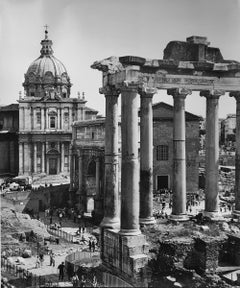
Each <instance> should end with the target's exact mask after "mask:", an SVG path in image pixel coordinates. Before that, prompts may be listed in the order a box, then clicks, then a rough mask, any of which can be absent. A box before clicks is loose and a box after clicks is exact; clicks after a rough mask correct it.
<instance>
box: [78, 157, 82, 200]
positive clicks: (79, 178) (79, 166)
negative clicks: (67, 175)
mask: <svg viewBox="0 0 240 288" xmlns="http://www.w3.org/2000/svg"><path fill="white" fill-rule="evenodd" d="M82 179H83V157H82V155H81V152H79V154H78V192H77V194H80V195H81V192H82V182H83V180H82Z"/></svg>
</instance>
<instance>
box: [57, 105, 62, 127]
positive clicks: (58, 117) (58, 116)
mask: <svg viewBox="0 0 240 288" xmlns="http://www.w3.org/2000/svg"><path fill="white" fill-rule="evenodd" d="M60 122H61V116H60V108H57V129H58V130H59V129H60Z"/></svg>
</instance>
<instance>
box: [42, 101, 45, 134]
mask: <svg viewBox="0 0 240 288" xmlns="http://www.w3.org/2000/svg"><path fill="white" fill-rule="evenodd" d="M44 129H45V117H44V108H43V107H42V108H41V130H44Z"/></svg>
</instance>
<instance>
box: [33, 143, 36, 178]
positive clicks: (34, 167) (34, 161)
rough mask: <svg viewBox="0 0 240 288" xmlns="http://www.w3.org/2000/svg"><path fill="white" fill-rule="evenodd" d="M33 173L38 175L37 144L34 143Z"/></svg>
mask: <svg viewBox="0 0 240 288" xmlns="http://www.w3.org/2000/svg"><path fill="white" fill-rule="evenodd" d="M33 172H34V173H37V143H36V142H35V143H33Z"/></svg>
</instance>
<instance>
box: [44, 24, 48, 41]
mask: <svg viewBox="0 0 240 288" xmlns="http://www.w3.org/2000/svg"><path fill="white" fill-rule="evenodd" d="M48 27H49V26H48V25H47V24H46V25H44V28H45V40H47V39H48Z"/></svg>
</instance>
